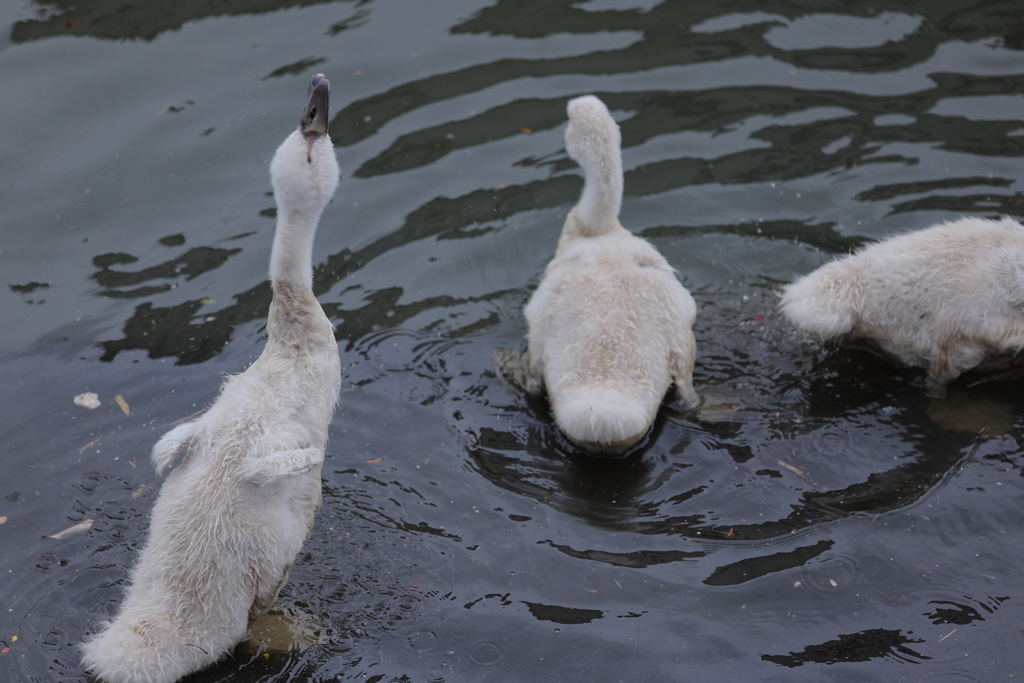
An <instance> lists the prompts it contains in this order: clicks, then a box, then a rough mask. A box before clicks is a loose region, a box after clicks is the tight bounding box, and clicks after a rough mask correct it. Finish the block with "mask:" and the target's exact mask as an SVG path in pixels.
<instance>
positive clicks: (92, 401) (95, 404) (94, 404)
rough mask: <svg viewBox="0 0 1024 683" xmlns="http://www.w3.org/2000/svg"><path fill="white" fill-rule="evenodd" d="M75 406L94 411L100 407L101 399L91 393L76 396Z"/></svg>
mask: <svg viewBox="0 0 1024 683" xmlns="http://www.w3.org/2000/svg"><path fill="white" fill-rule="evenodd" d="M75 405H76V406H82V407H83V408H88V409H89V410H92V409H93V408H99V407H100V397H99V396H98V395H97V394H94V393H93V392H91V391H87V392H85V393H84V394H79V395H78V396H75Z"/></svg>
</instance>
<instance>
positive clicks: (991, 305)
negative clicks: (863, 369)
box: [781, 218, 1024, 396]
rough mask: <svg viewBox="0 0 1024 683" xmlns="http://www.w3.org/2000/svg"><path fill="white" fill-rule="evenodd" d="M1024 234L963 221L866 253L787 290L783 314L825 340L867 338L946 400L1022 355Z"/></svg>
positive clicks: (1015, 226) (1009, 224)
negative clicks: (922, 373) (970, 376)
mask: <svg viewBox="0 0 1024 683" xmlns="http://www.w3.org/2000/svg"><path fill="white" fill-rule="evenodd" d="M1022 307H1024V227H1021V225H1020V223H1018V222H1017V221H1015V220H1013V219H1012V218H1002V219H1000V220H987V219H982V218H962V219H960V220H958V221H953V222H950V223H943V224H941V225H935V226H932V227H930V228H926V229H924V230H919V231H917V232H912V233H909V234H906V235H900V236H898V237H893V238H890V239H887V240H884V241H882V242H878V243H876V244H872V245H870V246H868V247H866V248H865V249H863V250H861V251H860V252H858V253H856V254H854V255H852V256H848V257H846V258H843V259H840V260H838V261H834V262H833V263H829V264H827V265H824V266H822V267H821V268H818V269H817V270H816V271H814V272H813V273H811V274H810V275H807V276H805V277H803V278H801V279H799V280H797V281H796V282H794V283H793V284H791V285H789V286H788V287H786V289H785V291H784V293H783V295H782V302H781V309H782V312H783V314H784V315H785V316H786V317H787V318H789V320H790V321H791V322H792V323H793V324H794V325H795V326H796V327H797V328H798V329H800V330H802V331H804V332H809V333H812V334H814V335H817V336H818V337H821V338H823V339H841V338H843V337H847V338H852V339H866V340H870V341H872V342H875V343H876V344H877V345H878V346H879V347H881V349H882V350H883V351H885V352H886V353H888V354H890V355H892V356H894V357H895V358H896V359H898V360H899V361H901V362H903V363H905V364H907V365H911V366H918V367H924V368H926V369H927V371H928V388H929V391H930V392H931V393H932V394H933V395H937V396H942V395H944V393H945V385H946V383H948V382H950V381H952V380H954V379H956V378H957V377H959V376H960V374H962V373H963V372H965V371H967V370H969V369H971V368H974V367H977V366H978V365H981V364H983V363H984V362H985V361H988V360H992V359H993V358H996V357H999V356H1007V355H1009V354H1010V353H1015V352H1017V351H1020V350H1021V349H1022V348H1024V308H1022Z"/></svg>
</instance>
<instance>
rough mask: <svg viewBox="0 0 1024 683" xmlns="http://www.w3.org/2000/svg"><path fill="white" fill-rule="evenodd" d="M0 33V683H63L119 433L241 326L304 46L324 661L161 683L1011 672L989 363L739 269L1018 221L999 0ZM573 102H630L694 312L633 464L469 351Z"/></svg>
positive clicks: (540, 208)
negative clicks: (968, 224) (940, 377)
mask: <svg viewBox="0 0 1024 683" xmlns="http://www.w3.org/2000/svg"><path fill="white" fill-rule="evenodd" d="M0 24H2V25H3V26H4V27H5V29H4V30H3V31H2V32H0V92H2V93H3V96H2V97H0V122H2V123H3V126H4V128H5V134H4V135H3V136H0V206H2V207H3V210H2V211H0V273H2V276H3V281H2V284H3V285H4V286H3V287H2V289H0V316H2V318H0V319H2V320H3V321H4V327H3V330H2V332H0V378H2V380H0V386H2V387H3V390H4V392H5V396H4V401H3V405H4V407H5V409H4V410H3V412H2V413H0V443H2V444H3V447H2V451H0V452H2V456H0V458H2V459H0V467H2V468H3V469H2V477H3V483H2V485H0V495H2V497H0V519H2V520H3V521H2V523H0V543H2V547H3V552H2V553H0V575H2V576H3V579H2V588H0V608H2V609H0V615H2V616H0V629H2V630H0V651H2V652H0V678H2V679H3V680H11V681H58V680H80V679H81V680H84V678H85V677H84V675H83V674H82V672H81V669H80V666H79V662H78V653H77V651H76V648H75V644H76V643H77V642H79V640H80V639H81V638H82V637H83V635H84V634H86V633H88V632H90V630H92V629H93V628H94V627H95V625H96V624H97V623H98V622H99V621H100V620H101V619H102V618H103V617H104V616H105V615H107V614H109V613H110V612H111V611H112V610H113V609H114V608H115V606H116V604H117V601H118V600H119V597H120V595H121V590H122V588H123V586H124V585H126V582H127V569H128V568H129V567H130V566H131V564H132V563H133V561H134V558H135V554H136V551H137V549H138V548H139V546H140V544H141V543H142V542H143V540H144V539H145V534H146V526H147V516H148V514H149V511H150V509H151V507H152V504H153V500H154V499H155V496H156V492H157V490H158V488H157V487H158V486H159V483H160V482H159V480H158V478H157V477H156V476H155V474H154V473H153V471H152V467H151V466H150V464H149V462H148V450H149V448H150V447H151V446H152V444H153V443H154V441H155V440H156V438H157V437H158V436H159V435H160V434H162V433H163V432H164V431H165V430H166V429H167V428H168V426H169V425H170V424H171V423H173V422H175V421H177V420H180V419H182V418H184V417H186V416H188V415H190V414H192V413H194V412H195V411H197V410H199V409H201V408H202V407H203V406H205V405H207V404H208V403H209V402H210V401H211V400H212V398H213V397H214V396H215V395H216V392H217V389H218V387H219V385H220V381H221V377H222V375H223V374H225V373H231V372H239V371H241V370H242V369H244V368H245V367H246V365H247V364H248V363H249V362H251V361H252V360H253V359H254V358H255V357H256V356H257V355H258V354H259V352H260V350H261V349H262V340H263V337H262V335H263V322H264V318H265V315H266V309H267V305H268V303H269V287H268V285H267V284H266V282H265V278H266V271H267V262H268V258H269V249H270V241H271V236H272V232H273V227H274V218H273V213H274V211H273V206H274V203H273V198H272V197H271V196H270V194H269V190H270V184H269V179H268V172H267V164H268V162H269V160H270V156H271V155H272V153H273V151H274V149H275V148H276V146H277V145H278V144H279V142H280V141H281V140H282V139H283V138H284V136H285V135H287V133H288V132H289V131H290V130H291V129H292V128H293V127H294V125H295V123H296V121H297V119H298V116H299V114H300V112H301V107H302V104H303V98H304V96H305V88H306V83H307V80H308V77H309V75H310V74H311V73H313V72H315V71H323V72H324V73H326V74H327V75H328V77H330V79H331V82H332V86H333V98H332V99H333V102H332V107H333V111H334V115H333V120H332V126H331V132H332V135H333V138H334V142H335V144H336V146H337V151H338V157H339V161H340V164H341V168H342V175H343V181H342V184H341V187H340V189H339V191H338V193H337V195H336V197H335V199H334V202H333V203H332V204H331V205H330V206H329V207H328V209H327V211H326V213H325V215H324V218H323V220H322V222H321V227H320V231H319V233H318V236H317V244H316V247H315V258H314V261H315V263H316V264H317V265H316V275H315V279H316V289H317V295H318V297H319V298H320V301H321V302H322V303H323V305H324V307H325V309H326V310H327V311H328V314H329V315H330V316H331V317H332V319H333V321H334V322H335V324H336V325H337V329H338V339H339V349H340V352H341V356H342V361H343V364H344V371H343V394H342V407H341V409H340V410H339V412H338V414H337V416H336V417H335V420H334V423H333V425H332V434H331V446H330V448H329V450H328V454H327V458H328V461H327V465H326V466H325V468H324V506H323V508H322V510H321V512H320V515H319V517H318V518H317V524H316V527H315V529H314V532H313V536H312V538H311V539H310V540H309V541H308V542H307V544H306V546H305V549H304V552H303V554H302V555H301V556H300V557H299V560H298V562H297V564H296V566H295V569H294V571H293V572H292V575H291V580H290V582H289V584H288V585H287V587H286V588H285V589H284V591H283V592H282V594H281V599H280V602H281V603H282V605H283V606H285V607H287V608H289V609H290V610H292V611H293V613H301V614H305V615H307V616H308V618H310V619H311V620H312V621H313V623H314V626H313V627H312V628H313V629H314V630H318V631H319V636H318V638H319V641H320V644H318V645H313V646H311V647H309V648H308V649H306V650H304V651H303V652H301V653H299V654H284V653H277V652H275V653H270V654H269V656H268V657H259V658H257V659H255V660H253V659H252V657H251V655H249V654H246V653H243V652H239V654H238V655H237V657H236V658H235V659H234V660H228V661H225V662H222V663H221V664H220V665H219V666H218V667H217V668H216V669H213V670H210V671H207V672H204V673H201V674H199V675H197V676H195V677H194V679H191V680H195V681H227V680H231V681H333V680H338V681H344V680H360V681H369V682H372V683H377V682H381V683H389V682H392V681H402V682H406V681H409V682H412V681H448V682H454V681H485V680H486V681H527V680H532V681H573V682H576V681H600V682H602V683H603V682H609V681H627V682H634V681H700V680H736V681H745V680H757V681H821V680H834V681H850V682H856V683H863V682H865V681H886V682H889V681H935V680H940V681H946V680H948V681H997V680H998V681H1002V680H1010V676H1011V674H1012V675H1014V676H1020V675H1021V674H1022V673H1024V669H1022V665H1021V659H1020V657H1019V652H1020V648H1021V642H1022V641H1021V639H1022V637H1024V636H1022V635H1021V629H1024V579H1022V574H1021V571H1020V567H1021V565H1022V564H1024V545H1022V541H1024V528H1022V518H1024V512H1022V510H1024V507H1022V502H1024V500H1022V499H1024V487H1022V483H1024V482H1022V479H1021V472H1022V469H1021V467H1022V465H1024V444H1022V443H1021V439H1020V437H1019V436H1018V435H1019V434H1020V433H1021V428H1022V426H1024V400H1022V399H1021V397H1020V391H1019V382H1020V380H1019V379H1017V378H1014V377H1012V376H1010V377H1007V378H1004V379H999V378H995V379H993V378H991V377H986V378H978V377H968V378H966V379H964V380H961V381H959V382H958V383H956V384H955V385H953V387H952V388H951V390H950V397H949V398H948V399H947V400H946V401H934V400H929V399H928V398H927V397H926V396H925V393H924V389H923V384H924V383H923V377H922V375H921V373H920V372H918V371H913V370H904V369H899V368H895V367H893V366H891V365H889V364H888V363H886V362H885V361H882V360H880V359H877V358H875V357H874V356H872V355H870V354H868V353H867V352H865V351H861V350H857V349H841V350H838V351H836V350H834V349H829V348H825V347H822V346H821V345H819V344H817V343H815V342H813V341H811V340H809V339H805V338H803V337H801V336H799V335H797V334H796V333H795V332H793V331H792V330H791V329H790V328H789V327H788V325H786V324H785V323H784V321H782V320H780V319H779V317H778V316H777V314H776V312H775V304H776V296H775V293H774V292H775V290H776V289H777V288H778V287H779V286H780V285H782V284H784V283H786V282H789V281H791V280H792V279H793V278H795V277H796V276H798V275H801V274H803V273H806V272H809V271H810V270H812V269H813V268H815V267H816V266H818V265H820V264H822V263H825V262H827V261H828V260H830V259H832V258H834V257H835V256H837V255H841V254H844V253H847V252H848V251H849V250H850V249H852V248H854V247H856V246H858V245H860V244H863V243H865V242H867V241H870V240H874V239H878V238H881V237H884V236H886V235H889V234H893V233H896V232H903V231H906V230H910V229H916V228H921V227H925V226H927V225H930V224H932V223H934V222H938V221H942V220H947V219H953V218H956V217H959V216H960V215H965V214H967V215H983V216H996V215H999V214H1004V213H1005V214H1010V215H1014V216H1017V217H1021V216H1022V215H1024V194H1022V189H1021V185H1020V182H1019V180H1018V179H1019V178H1020V177H1021V176H1022V173H1024V113H1022V112H1024V106H1022V105H1024V95H1022V92H1024V8H1022V7H1021V5H1020V3H1018V2H1011V1H1004V2H999V1H994V2H988V3H976V2H966V1H963V0H961V1H957V2H953V1H947V2H930V3H926V4H921V3H919V4H915V5H913V6H911V5H907V4H905V3H896V2H892V1H887V2H881V3H875V4H874V5H872V6H871V7H867V6H858V5H850V3H840V2H833V3H813V4H808V3H803V2H798V1H795V0H785V1H784V2H779V3H773V4H765V3H763V2H749V1H742V0H741V1H739V2H729V3H692V2H675V1H673V0H665V1H663V2H658V0H592V1H590V2H584V1H581V0H576V1H573V2H570V1H567V0H544V1H540V0H535V1H533V2H528V1H525V0H516V1H513V0H497V2H489V1H486V0H475V1H474V0H465V1H457V0H445V1H444V2H430V3H415V2H402V1H400V0H365V1H363V2H332V3H327V2H324V3H315V2H303V3H291V4H289V3H287V2H275V1H273V0H250V1H249V2H246V1H244V0H236V1H234V2H223V3H201V2H179V3H166V4H163V5H159V6H158V5H153V6H152V7H150V8H148V9H147V8H146V6H145V5H144V4H142V3H138V4H125V3H122V2H113V1H111V0H81V1H80V2H78V3H71V2H67V1H66V0H55V1H54V2H51V3H45V4H43V3H38V2H25V1H24V0H18V1H16V2H12V3H9V4H8V5H4V6H3V7H2V8H0ZM585 93H594V94H597V95H598V96H600V97H601V98H602V99H603V100H604V101H605V102H606V103H607V104H608V106H609V108H610V109H611V110H612V113H613V115H614V116H615V117H616V119H617V120H619V122H620V125H621V127H622V134H623V145H624V150H623V160H624V166H625V168H626V198H625V201H624V203H623V211H622V222H623V224H624V225H626V227H628V228H629V229H631V230H633V231H634V232H635V233H637V234H639V235H641V236H643V237H645V238H647V239H649V240H650V241H651V242H652V243H654V244H655V245H656V246H657V247H658V248H659V249H660V250H661V251H662V253H663V254H664V255H665V256H666V258H667V259H668V260H669V262H670V263H671V264H672V265H673V266H674V267H675V268H677V269H678V271H679V276H680V279H681V280H682V282H683V283H684V284H685V285H686V286H687V287H688V288H689V289H690V291H691V292H692V293H693V295H694V297H695V299H696V300H697V302H698V306H699V313H698V321H697V328H696V334H697V342H698V360H697V367H696V371H695V376H694V383H695V386H696V388H697V390H698V392H700V393H701V394H702V395H703V396H704V397H705V399H706V400H705V406H704V408H703V409H701V410H698V411H694V412H677V411H674V410H672V409H670V408H669V409H665V410H663V411H662V414H661V416H660V417H659V420H658V422H657V424H656V426H655V429H654V431H653V432H652V434H651V435H650V437H649V438H648V440H647V442H646V443H645V445H644V447H643V448H642V449H641V450H640V452H638V453H637V454H635V455H634V456H633V457H630V458H628V459H626V460H593V459H589V458H586V457H583V456H581V455H579V454H577V453H576V452H574V451H573V450H572V448H571V447H569V446H568V445H567V443H566V442H565V441H564V440H563V439H562V438H561V437H560V435H559V434H558V433H557V431H556V430H555V428H554V425H553V423H552V420H551V417H550V415H549V412H548V408H547V406H546V404H545V403H544V402H543V401H540V402H537V401H533V400H529V399H527V398H526V397H525V396H524V395H523V394H522V393H521V392H520V391H519V390H518V389H517V388H516V387H515V386H513V385H512V384H510V383H509V382H508V381H506V380H505V379H504V378H503V377H502V376H501V374H500V373H498V372H497V371H496V369H495V363H494V358H495V355H496V354H499V353H500V352H501V351H502V350H503V349H509V348H515V347H516V346H517V345H518V344H520V343H521V341H522V338H523V335H524V333H525V322H524V319H523V316H522V306H523V304H524V303H525V302H526V300H527V299H528V298H529V295H530V292H531V291H532V288H533V287H534V286H535V285H536V283H537V282H538V280H539V278H540V275H541V272H542V270H543V267H544V265H545V263H546V262H547V260H548V259H549V258H550V257H551V254H552V252H553V250H554V245H555V242H556V241H557V236H558V231H559V228H560V226H561V221H562V218H563V217H564V214H565V212H566V211H567V210H568V209H569V208H570V207H571V206H572V204H573V202H574V201H575V199H576V196H577V194H578V192H579V190H580V188H581V186H582V183H581V179H580V176H579V170H578V169H577V168H576V167H575V165H574V164H572V163H571V162H570V161H568V159H567V157H566V155H565V152H564V150H563V144H562V131H563V129H564V120H565V102H566V101H567V100H568V99H569V98H571V97H574V96H577V95H580V94H585ZM980 379H984V380H985V381H980ZM87 391H91V392H95V393H97V394H98V396H99V399H100V400H101V401H102V405H101V406H100V407H99V408H97V409H95V410H88V409H86V408H83V407H80V406H77V405H75V404H74V403H73V402H72V399H73V397H74V396H76V395H78V394H81V393H83V392H87ZM115 396H121V397H122V398H123V400H124V402H125V404H126V405H127V406H128V408H129V411H130V412H129V413H128V414H126V413H125V411H123V410H122V408H121V407H119V405H118V404H117V403H116V402H115ZM84 520H94V523H93V525H92V527H91V528H90V529H89V530H88V531H85V532H82V533H78V534H74V535H71V536H70V537H67V538H64V539H48V538H43V536H45V535H51V534H54V533H56V532H59V531H61V530H63V529H65V528H68V527H71V526H72V525H75V524H77V523H80V522H82V521H84ZM314 640H316V638H314Z"/></svg>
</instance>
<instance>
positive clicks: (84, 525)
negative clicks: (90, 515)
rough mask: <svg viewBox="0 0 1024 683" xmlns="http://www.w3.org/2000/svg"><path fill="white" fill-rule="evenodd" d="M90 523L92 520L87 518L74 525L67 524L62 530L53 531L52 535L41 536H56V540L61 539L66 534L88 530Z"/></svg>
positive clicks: (90, 526) (71, 534) (66, 535)
mask: <svg viewBox="0 0 1024 683" xmlns="http://www.w3.org/2000/svg"><path fill="white" fill-rule="evenodd" d="M92 524H93V520H91V519H87V520H85V521H84V522H79V523H78V524H75V525H74V526H69V527H68V528H67V529H65V530H64V531H59V532H57V533H55V534H54V535H53V536H43V538H56V539H57V540H63V539H65V538H67V537H68V536H74V535H75V534H80V533H82V532H83V531H88V530H89V529H91V528H92Z"/></svg>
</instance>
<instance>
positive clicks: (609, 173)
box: [576, 149, 623, 235]
mask: <svg viewBox="0 0 1024 683" xmlns="http://www.w3.org/2000/svg"><path fill="white" fill-rule="evenodd" d="M604 151H606V152H609V153H608V154H604V155H600V156H596V155H595V157H594V158H590V159H586V160H585V161H584V162H582V164H581V165H582V166H583V172H584V174H585V176H584V177H585V179H584V181H583V194H581V195H580V201H579V203H577V205H576V213H577V215H578V216H579V219H580V221H581V222H582V223H583V224H584V225H585V226H586V227H587V228H588V231H589V232H591V234H593V235H604V234H606V233H609V232H611V231H612V230H614V229H615V228H616V227H617V226H618V225H619V209H620V208H621V207H622V184H623V183H622V158H621V156H620V155H619V150H618V149H615V150H610V149H609V150H604Z"/></svg>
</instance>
